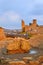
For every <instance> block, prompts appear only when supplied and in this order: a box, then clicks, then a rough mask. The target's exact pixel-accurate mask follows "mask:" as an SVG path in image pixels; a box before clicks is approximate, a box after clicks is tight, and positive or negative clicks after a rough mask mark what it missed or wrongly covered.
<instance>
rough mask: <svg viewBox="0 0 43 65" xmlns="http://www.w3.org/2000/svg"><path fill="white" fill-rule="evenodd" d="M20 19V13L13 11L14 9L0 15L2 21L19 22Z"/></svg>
mask: <svg viewBox="0 0 43 65" xmlns="http://www.w3.org/2000/svg"><path fill="white" fill-rule="evenodd" d="M19 20H20V15H19V14H17V13H15V12H13V11H7V12H4V13H3V14H2V15H1V16H0V21H12V22H18V21H19Z"/></svg>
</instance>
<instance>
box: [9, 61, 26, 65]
mask: <svg viewBox="0 0 43 65" xmlns="http://www.w3.org/2000/svg"><path fill="white" fill-rule="evenodd" d="M9 64H10V65H25V62H24V61H11V62H9Z"/></svg>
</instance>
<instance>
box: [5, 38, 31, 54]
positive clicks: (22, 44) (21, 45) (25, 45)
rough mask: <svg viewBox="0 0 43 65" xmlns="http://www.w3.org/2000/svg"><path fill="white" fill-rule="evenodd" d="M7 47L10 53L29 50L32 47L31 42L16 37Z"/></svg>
mask: <svg viewBox="0 0 43 65" xmlns="http://www.w3.org/2000/svg"><path fill="white" fill-rule="evenodd" d="M6 49H7V50H8V52H9V53H22V52H28V51H29V50H30V49H31V46H30V44H29V42H28V41H27V40H25V39H23V38H16V39H14V40H13V42H10V43H8V45H7V47H6Z"/></svg>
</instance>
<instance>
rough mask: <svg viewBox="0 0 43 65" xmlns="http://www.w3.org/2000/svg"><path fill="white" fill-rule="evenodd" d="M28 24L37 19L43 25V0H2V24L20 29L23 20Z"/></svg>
mask: <svg viewBox="0 0 43 65" xmlns="http://www.w3.org/2000/svg"><path fill="white" fill-rule="evenodd" d="M22 19H23V20H24V21H25V23H26V24H29V23H30V22H32V20H33V19H37V21H38V24H39V25H43V0H0V26H1V27H5V28H8V29H20V28H21V20H22Z"/></svg>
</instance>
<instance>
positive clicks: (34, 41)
mask: <svg viewBox="0 0 43 65" xmlns="http://www.w3.org/2000/svg"><path fill="white" fill-rule="evenodd" d="M29 44H30V45H31V46H33V47H38V48H43V34H42V35H37V36H33V37H31V38H30V39H29Z"/></svg>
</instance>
